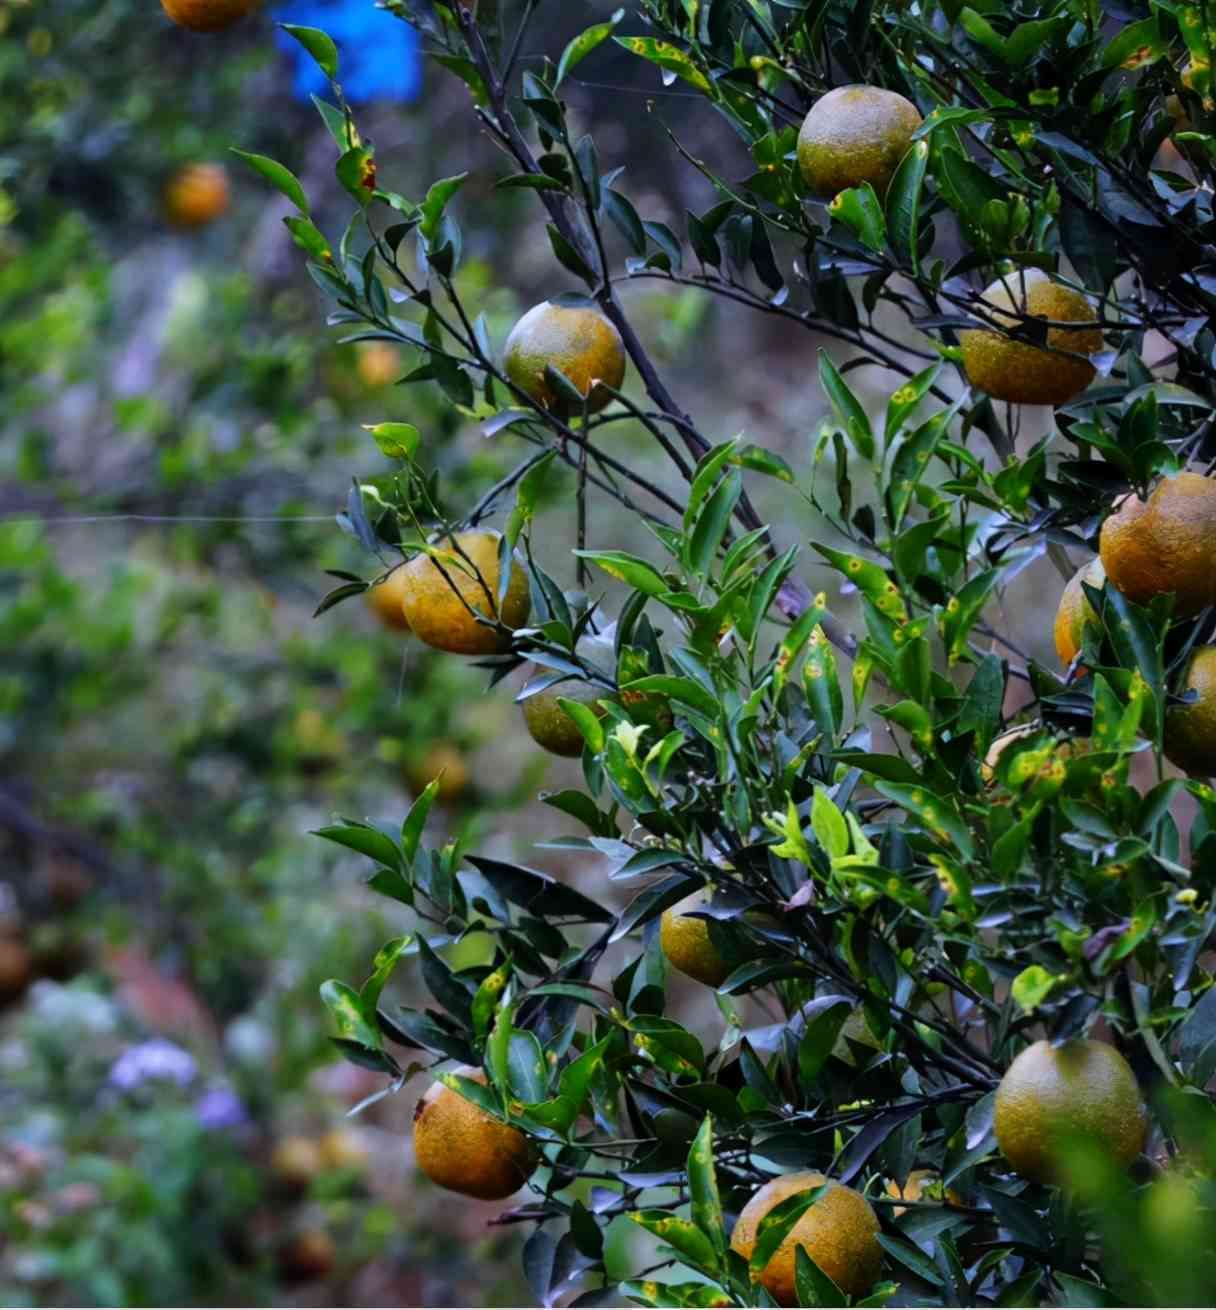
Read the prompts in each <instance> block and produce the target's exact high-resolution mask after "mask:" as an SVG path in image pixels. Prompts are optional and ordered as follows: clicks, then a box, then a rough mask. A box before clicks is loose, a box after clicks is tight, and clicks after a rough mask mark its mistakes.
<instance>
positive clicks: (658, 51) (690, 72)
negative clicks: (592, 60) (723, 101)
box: [614, 36, 718, 100]
mask: <svg viewBox="0 0 1216 1310" xmlns="http://www.w3.org/2000/svg"><path fill="white" fill-rule="evenodd" d="M614 40H615V41H616V43H617V44H618V45H622V46H624V47H625V49H626V50H628V51H630V52H631V53H633V54H635V55H640V56H641V58H643V59H648V60H649V61H650V62H651V63H652V64H658V66H659V67H660V68H665V69H667V71H668V72H669V73H675V74H676V76H677V77H682V78H683V79H684V81H685V82H687V83H688V84H689V85H690V86H695V87H696V88H697V90H698V91H702V92H704V93H705V94H706V95H707V96H709V97H710V98H711V99H713V100H716V99H717V98H718V96H717V92H716V91H715V89H714V86H713V83H712V82H710V81H709V79H708V78H707V77H706V76H705V74H704V73H702V72H701V70H700V69H699V68H698V67H697V66H696V64H694V63H693V62H692V60H691V59H690V58H689V57H688V56H687V55H686V54H685V53H684V51H683V50H681V49H679V47H677V46H674V45H672V44H671V43H670V42H669V41H658V40H656V39H655V38H654V37H652V36H618V37H615V38H614Z"/></svg>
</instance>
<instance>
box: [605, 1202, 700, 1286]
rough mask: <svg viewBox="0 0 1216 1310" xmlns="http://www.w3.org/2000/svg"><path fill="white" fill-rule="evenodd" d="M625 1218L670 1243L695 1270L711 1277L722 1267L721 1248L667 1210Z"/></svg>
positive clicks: (634, 1213) (685, 1220)
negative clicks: (702, 1271) (704, 1272)
mask: <svg viewBox="0 0 1216 1310" xmlns="http://www.w3.org/2000/svg"><path fill="white" fill-rule="evenodd" d="M625 1218H626V1219H629V1220H632V1222H633V1223H635V1224H637V1225H638V1227H639V1228H644V1229H645V1230H646V1231H647V1232H648V1233H653V1234H654V1236H655V1237H657V1238H659V1240H660V1241H663V1242H666V1243H667V1245H668V1246H670V1247H672V1248H673V1249H674V1250H676V1251H678V1252H679V1253H680V1255H681V1257H682V1258H683V1259H684V1260H685V1261H686V1262H687V1263H688V1264H690V1265H692V1266H693V1268H694V1269H704V1270H706V1271H707V1272H709V1273H714V1272H716V1271H717V1269H718V1266H719V1264H720V1263H721V1261H720V1259H719V1256H718V1250H717V1248H716V1247H715V1246H714V1244H713V1242H711V1241H710V1240H709V1238H708V1237H706V1236H705V1234H704V1233H703V1232H702V1231H701V1230H700V1229H699V1228H698V1227H697V1226H696V1225H695V1224H693V1223H690V1222H689V1221H688V1220H687V1219H677V1218H676V1216H675V1215H671V1214H668V1213H667V1211H666V1210H634V1211H632V1212H631V1213H629V1214H626V1216H625Z"/></svg>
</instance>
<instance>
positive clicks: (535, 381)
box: [504, 300, 625, 413]
mask: <svg viewBox="0 0 1216 1310" xmlns="http://www.w3.org/2000/svg"><path fill="white" fill-rule="evenodd" d="M504 363H505V366H506V371H507V376H508V377H509V378H510V379H511V381H512V382H513V383H514V384H515V385H516V386H517V387H519V389H520V390H521V391H523V392H526V393H527V395H529V396H531V397H532V399H533V400H534V401H536V403H537V404H538V405H541V406H543V407H544V408H545V409H556V408H560V407H561V403H562V402H561V397H559V396H557V395H556V394H555V393H554V391H553V389H552V387H550V385H549V383H548V381H547V380H546V378H545V368H546V366H548V365H550V364H551V365H552V366H553V367H554V368H556V369H557V370H558V371H559V372H561V373H562V374H564V375H565V376H566V377H567V378H569V380H570V381H571V382H572V383H573V384H574V386H575V387H576V388H577V389H578V391H579V394H580V395H582V396H584V397H586V398H587V409H588V410H589V411H591V412H593V413H594V412H595V411H596V410H600V409H603V408H604V406H605V405H607V404H608V402H609V401H610V400H611V399H612V396H611V395H610V394H609V393H608V392H607V391H605V390H604V389H603V387H599V386H597V385H596V383H599V382H602V383H605V384H606V385H607V386H609V387H612V388H614V389H619V388H620V385H621V383H622V382H623V381H624V380H625V344H624V342H623V341H622V340H621V334H620V333H619V332H618V331H617V329H616V325H615V324H614V323H613V322H612V321H611V320H610V319H609V318H607V317H606V316H605V315H604V314H602V313H601V312H600V311H599V310H598V309H596V308H594V307H593V306H590V305H585V306H584V305H570V306H567V305H555V304H553V303H552V302H551V301H548V300H546V301H542V302H541V303H540V304H539V305H534V306H533V307H532V308H531V309H530V310H528V312H527V313H526V314H525V315H524V316H523V318H521V319H520V320H519V322H518V323H516V324H515V326H514V327H513V328H512V329H511V333H510V335H509V336H508V337H507V344H506V348H505V353H504Z"/></svg>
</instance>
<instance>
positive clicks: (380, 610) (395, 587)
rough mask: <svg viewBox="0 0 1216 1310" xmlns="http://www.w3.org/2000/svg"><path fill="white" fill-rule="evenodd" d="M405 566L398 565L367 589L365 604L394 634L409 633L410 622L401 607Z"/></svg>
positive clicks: (404, 587) (403, 596) (403, 598)
mask: <svg viewBox="0 0 1216 1310" xmlns="http://www.w3.org/2000/svg"><path fill="white" fill-rule="evenodd" d="M405 590H406V584H405V566H404V565H400V564H399V565H398V566H397V567H396V568H395V569H393V571H392V572H391V573H389V574H388V576H387V577H386V578H384V580H383V581H381V582H377V583H376V584H375V585H374V586H372V587H369V588H368V591H367V604H368V607H369V608H370V610H371V612H372V613H373V614H374V615H375V616H376V618H378V619H379V620H380V622H381V623H383V624H384V626H385V627H386V628H392V629H393V630H394V631H396V632H409V630H410V622H409V619H407V618H406V617H405V610H404V609H403V608H402V605H403V603H404V601H405Z"/></svg>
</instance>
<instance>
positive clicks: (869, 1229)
mask: <svg viewBox="0 0 1216 1310" xmlns="http://www.w3.org/2000/svg"><path fill="white" fill-rule="evenodd" d="M823 1183H827V1184H828V1190H827V1191H826V1192H825V1193H824V1194H823V1195H822V1196H821V1197H820V1198H819V1200H818V1201H816V1202H815V1204H814V1205H813V1206H811V1208H810V1209H809V1210H808V1211H806V1213H805V1214H804V1215H803V1216H802V1218H801V1219H799V1220H798V1222H797V1223H796V1224H795V1225H794V1227H793V1228H792V1229H791V1230H790V1232H789V1234H788V1235H787V1237H786V1239H785V1241H784V1242H782V1243H781V1245H780V1246H779V1247H778V1248H777V1251H776V1254H775V1255H774V1256H773V1258H772V1259H771V1260H770V1261H769V1262H768V1264H767V1265H766V1266H765V1268H764V1271H763V1273H761V1275H760V1277H759V1279H758V1280H757V1281H758V1282H759V1283H760V1284H761V1285H762V1286H763V1287H765V1288H767V1289H768V1292H769V1293H770V1295H771V1296H772V1297H773V1299H774V1300H775V1301H776V1302H777V1303H778V1304H779V1305H797V1304H798V1297H797V1293H796V1292H795V1290H794V1263H795V1258H796V1257H795V1251H796V1250H797V1248H798V1247H800V1246H801V1247H803V1248H804V1249H805V1251H806V1253H807V1255H809V1256H810V1257H811V1259H812V1260H814V1261H815V1263H816V1264H817V1265H818V1266H819V1268H820V1269H822V1270H823V1272H824V1273H825V1274H827V1276H828V1277H829V1278H830V1279H831V1280H832V1281H833V1282H834V1283H835V1284H836V1286H837V1287H839V1288H840V1290H841V1291H842V1292H846V1293H848V1295H850V1296H863V1295H864V1294H865V1293H866V1292H868V1291H869V1290H870V1288H871V1287H872V1286H873V1285H874V1282H875V1280H876V1279H877V1278H878V1274H879V1271H880V1270H881V1268H882V1247H881V1246H879V1244H878V1219H877V1217H876V1216H875V1214H874V1211H873V1209H871V1207H870V1203H869V1202H868V1201H867V1200H866V1199H865V1197H864V1196H862V1195H861V1193H860V1192H855V1191H854V1190H853V1189H852V1188H851V1187H845V1186H844V1185H843V1184H841V1183H836V1182H831V1181H829V1180H828V1179H827V1178H825V1177H824V1175H823V1174H821V1173H814V1172H808V1173H796V1174H785V1175H783V1176H782V1177H780V1178H774V1179H773V1181H772V1182H771V1183H766V1184H765V1185H764V1186H763V1187H762V1188H761V1189H760V1190H759V1191H758V1192H757V1193H756V1194H755V1196H753V1197H752V1199H751V1200H750V1201H748V1203H747V1204H746V1205H745V1206H744V1207H743V1209H742V1210H741V1211H740V1213H739V1218H738V1219H737V1220H736V1221H735V1227H734V1230H733V1231H732V1232H731V1235H730V1245H731V1249H732V1250H734V1251H738V1252H739V1254H740V1255H742V1256H743V1257H744V1259H748V1260H750V1259H751V1254H752V1250H753V1248H754V1247H755V1245H756V1230H757V1229H758V1228H759V1226H760V1221H761V1220H762V1219H763V1218H764V1216H765V1215H766V1214H768V1212H769V1211H770V1210H771V1209H773V1207H774V1206H776V1205H779V1204H780V1203H781V1202H782V1201H784V1200H785V1199H786V1198H787V1197H790V1196H794V1195H795V1194H797V1193H799V1192H809V1191H811V1190H812V1189H813V1188H816V1187H819V1186H820V1185H821V1184H823Z"/></svg>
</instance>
